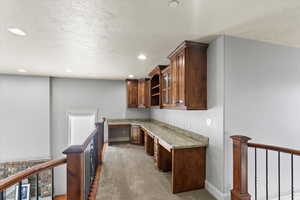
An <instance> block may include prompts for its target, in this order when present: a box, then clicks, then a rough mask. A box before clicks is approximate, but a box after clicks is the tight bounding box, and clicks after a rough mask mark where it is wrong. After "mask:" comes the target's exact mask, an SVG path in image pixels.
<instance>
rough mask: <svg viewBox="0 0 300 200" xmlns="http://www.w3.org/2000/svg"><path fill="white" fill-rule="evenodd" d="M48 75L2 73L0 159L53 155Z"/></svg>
mask: <svg viewBox="0 0 300 200" xmlns="http://www.w3.org/2000/svg"><path fill="white" fill-rule="evenodd" d="M49 99H50V98H49V78H46V77H31V76H26V77H25V76H11V75H0V105H1V106H0V129H1V133H0V162H6V161H20V160H39V159H49V158H50V134H49V127H50V119H49V113H50V103H49Z"/></svg>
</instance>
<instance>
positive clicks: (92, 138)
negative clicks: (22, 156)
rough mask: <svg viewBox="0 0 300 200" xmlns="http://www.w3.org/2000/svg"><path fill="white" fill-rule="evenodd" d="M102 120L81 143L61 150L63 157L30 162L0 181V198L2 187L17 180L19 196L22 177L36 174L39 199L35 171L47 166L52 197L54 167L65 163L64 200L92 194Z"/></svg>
mask: <svg viewBox="0 0 300 200" xmlns="http://www.w3.org/2000/svg"><path fill="white" fill-rule="evenodd" d="M104 123H105V119H103V121H102V122H101V123H96V129H95V131H93V132H92V133H91V134H90V135H89V137H88V138H87V139H86V140H85V142H84V143H83V144H82V145H72V146H70V147H68V148H67V149H66V150H65V151H64V152H63V153H64V154H66V158H61V159H57V160H51V161H48V162H45V163H42V164H38V165H34V166H33V167H30V168H28V169H26V170H24V171H21V172H19V173H17V174H15V175H13V176H10V177H8V178H5V179H3V180H1V181H0V200H6V199H7V198H6V195H5V192H6V190H7V189H8V188H9V187H11V186H13V185H15V184H18V187H17V188H18V189H17V190H18V191H17V199H18V200H22V199H23V198H22V181H23V180H24V179H27V178H28V177H30V176H33V175H35V176H36V184H35V187H36V190H35V191H36V199H37V200H38V199H39V192H38V190H39V189H38V188H39V174H40V173H41V172H43V171H44V170H50V169H51V173H52V174H51V175H52V176H51V177H52V180H51V182H52V184H51V185H52V199H54V197H53V193H54V168H55V167H57V166H60V165H63V164H66V165H67V200H92V199H95V197H96V189H97V188H96V187H95V186H96V184H97V183H98V181H99V175H100V166H101V164H102V159H103V148H104Z"/></svg>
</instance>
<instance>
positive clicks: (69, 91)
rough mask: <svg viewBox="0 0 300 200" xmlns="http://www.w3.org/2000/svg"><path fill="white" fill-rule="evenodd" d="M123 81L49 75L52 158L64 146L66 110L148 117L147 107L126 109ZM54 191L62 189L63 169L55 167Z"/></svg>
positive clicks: (112, 116)
mask: <svg viewBox="0 0 300 200" xmlns="http://www.w3.org/2000/svg"><path fill="white" fill-rule="evenodd" d="M126 95H127V94H126V84H125V81H116V80H88V79H65V78H51V114H52V116H51V122H52V123H51V144H52V155H53V157H54V158H58V157H61V156H63V155H62V151H63V150H65V149H66V147H67V146H68V127H67V112H69V111H81V110H96V109H99V118H101V117H102V116H105V117H106V118H149V110H147V109H142V110H141V109H139V110H137V109H128V108H127V100H126V99H127V98H126ZM55 173H56V174H55V175H56V177H57V178H56V180H57V181H56V184H57V186H56V188H55V189H56V191H55V193H56V194H62V193H64V192H65V181H64V180H65V178H62V177H65V169H64V168H61V169H60V170H56V171H55Z"/></svg>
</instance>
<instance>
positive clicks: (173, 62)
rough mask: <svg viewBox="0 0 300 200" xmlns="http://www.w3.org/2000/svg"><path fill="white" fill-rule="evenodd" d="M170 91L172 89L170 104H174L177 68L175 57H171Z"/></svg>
mask: <svg viewBox="0 0 300 200" xmlns="http://www.w3.org/2000/svg"><path fill="white" fill-rule="evenodd" d="M171 77H172V79H171V91H172V100H171V102H172V104H176V102H177V101H178V85H177V84H178V69H177V57H173V58H172V59H171Z"/></svg>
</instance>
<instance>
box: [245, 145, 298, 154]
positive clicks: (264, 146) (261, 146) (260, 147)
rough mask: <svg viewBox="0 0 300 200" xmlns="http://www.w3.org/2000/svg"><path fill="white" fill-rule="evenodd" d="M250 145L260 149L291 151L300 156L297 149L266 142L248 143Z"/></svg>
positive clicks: (290, 152)
mask: <svg viewBox="0 0 300 200" xmlns="http://www.w3.org/2000/svg"><path fill="white" fill-rule="evenodd" d="M248 147H253V148H258V149H267V150H272V151H279V152H283V153H289V154H294V155H298V156H300V151H299V150H296V149H289V148H285V147H278V146H272V145H265V144H256V143H248Z"/></svg>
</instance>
